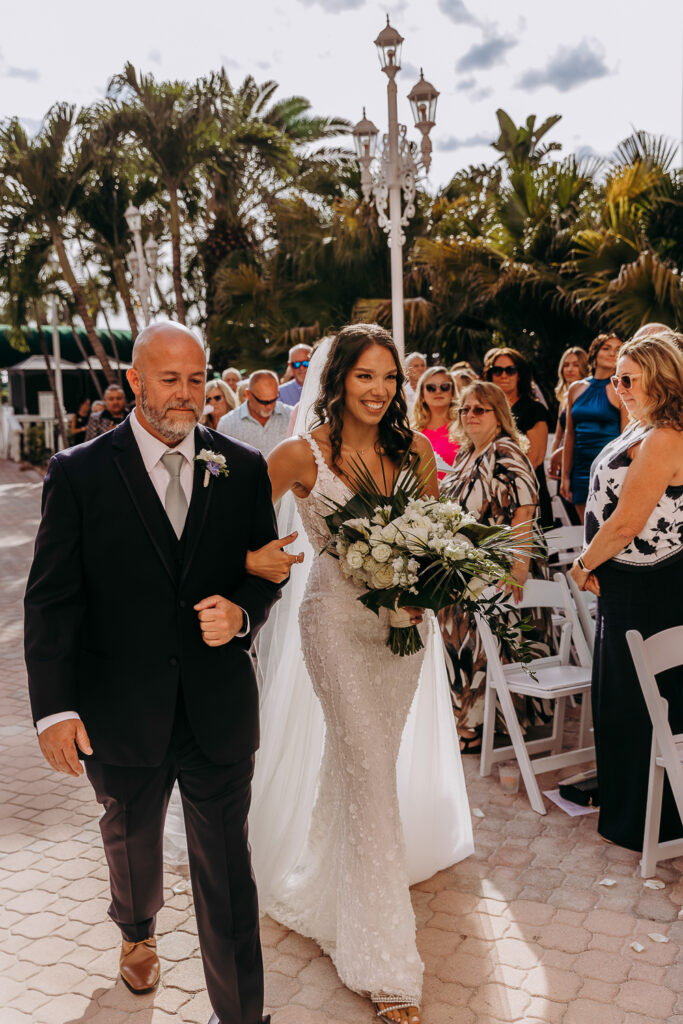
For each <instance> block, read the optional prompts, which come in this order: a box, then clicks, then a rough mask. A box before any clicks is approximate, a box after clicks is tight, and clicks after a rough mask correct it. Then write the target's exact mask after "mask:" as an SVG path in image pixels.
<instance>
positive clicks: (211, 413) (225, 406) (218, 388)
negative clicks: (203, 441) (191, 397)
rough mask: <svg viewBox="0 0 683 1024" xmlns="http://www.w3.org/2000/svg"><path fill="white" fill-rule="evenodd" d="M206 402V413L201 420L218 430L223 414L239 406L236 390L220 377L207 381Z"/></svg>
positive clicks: (205, 425)
mask: <svg viewBox="0 0 683 1024" xmlns="http://www.w3.org/2000/svg"><path fill="white" fill-rule="evenodd" d="M205 402H206V405H205V406H204V414H203V416H202V418H201V419H200V421H199V422H200V423H201V424H202V426H204V427H211V428H212V429H213V430H218V423H219V421H220V419H221V418H222V417H223V416H227V414H228V413H229V412H232V410H233V409H236V408H237V396H236V395H235V392H234V391H233V390H232V388H230V386H229V385H228V384H226V383H225V381H223V380H220V378H216V379H215V380H210V381H208V382H207V385H206V396H205Z"/></svg>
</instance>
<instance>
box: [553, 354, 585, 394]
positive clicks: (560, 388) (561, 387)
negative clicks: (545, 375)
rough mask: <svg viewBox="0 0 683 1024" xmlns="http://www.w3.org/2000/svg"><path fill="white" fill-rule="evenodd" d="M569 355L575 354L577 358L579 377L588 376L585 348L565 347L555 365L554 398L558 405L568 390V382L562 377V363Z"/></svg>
mask: <svg viewBox="0 0 683 1024" xmlns="http://www.w3.org/2000/svg"><path fill="white" fill-rule="evenodd" d="M569 356H577V358H578V360H579V369H580V371H581V377H587V376H588V353H587V352H586V350H585V348H581V346H580V345H572V347H571V348H566V349H565V350H564V352H563V353H562V355H561V356H560V365H559V366H558V367H557V386H556V388H555V398H556V399H557V400H558V402H559V403H560V405H562V403H563V402H564V400H565V398H566V397H567V392H568V391H569V384H567V382H566V380H565V379H564V373H563V370H564V364H565V363H566V362H567V359H568V358H569Z"/></svg>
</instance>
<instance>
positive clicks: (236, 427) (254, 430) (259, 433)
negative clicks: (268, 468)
mask: <svg viewBox="0 0 683 1024" xmlns="http://www.w3.org/2000/svg"><path fill="white" fill-rule="evenodd" d="M291 412H292V409H291V406H289V405H285V404H284V403H283V402H280V401H278V379H277V374H275V373H273V371H272V370H256V371H255V372H254V373H252V375H251V377H250V378H249V387H248V388H247V391H246V396H245V401H244V402H243V403H242V405H239V406H238V407H237V408H236V409H232V410H231V411H230V412H228V413H226V414H225V416H221V418H220V420H219V421H218V430H219V431H220V433H221V434H225V435H226V436H227V437H235V438H237V440H238V441H244V442H245V443H246V444H250V445H251V446H252V448H257V449H258V450H259V451H260V452H261V454H262V455H263V456H264V457H265V458H268V456H269V455H270V453H271V452H272V450H273V448H275V446H276V445H278V444H279V443H280V441H284V439H285V438H286V437H289V418H290V415H291Z"/></svg>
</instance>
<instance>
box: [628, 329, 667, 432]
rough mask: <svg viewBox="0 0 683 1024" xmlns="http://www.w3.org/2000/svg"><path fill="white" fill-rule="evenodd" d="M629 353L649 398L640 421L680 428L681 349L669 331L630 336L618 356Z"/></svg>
mask: <svg viewBox="0 0 683 1024" xmlns="http://www.w3.org/2000/svg"><path fill="white" fill-rule="evenodd" d="M622 356H628V358H629V359H633V361H634V362H636V363H637V364H638V366H639V367H640V369H641V370H642V373H643V377H642V380H641V382H640V383H641V387H642V389H643V391H644V392H645V394H646V395H647V397H648V398H649V399H650V401H651V403H652V404H651V405H650V406H649V407H648V408H647V409H646V410H645V412H644V415H643V420H644V421H645V422H646V423H649V424H651V425H652V426H658V427H664V426H667V427H673V428H674V429H675V430H683V351H681V349H680V348H679V347H678V345H677V344H676V342H675V341H673V340H672V339H671V331H668V330H662V331H661V332H660V333H659V334H648V335H646V336H645V337H644V338H643V337H640V338H631V340H630V341H627V342H625V343H624V344H623V345H622V346H621V348H620V349H619V355H618V357H617V359H621V358H622Z"/></svg>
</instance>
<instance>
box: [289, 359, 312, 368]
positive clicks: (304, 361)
mask: <svg viewBox="0 0 683 1024" xmlns="http://www.w3.org/2000/svg"><path fill="white" fill-rule="evenodd" d="M309 363H310V359H297V361H296V362H295V363H290V364H289V365H290V366H291V367H292V369H293V370H300V369H301V367H302V366H308V364H309Z"/></svg>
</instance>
